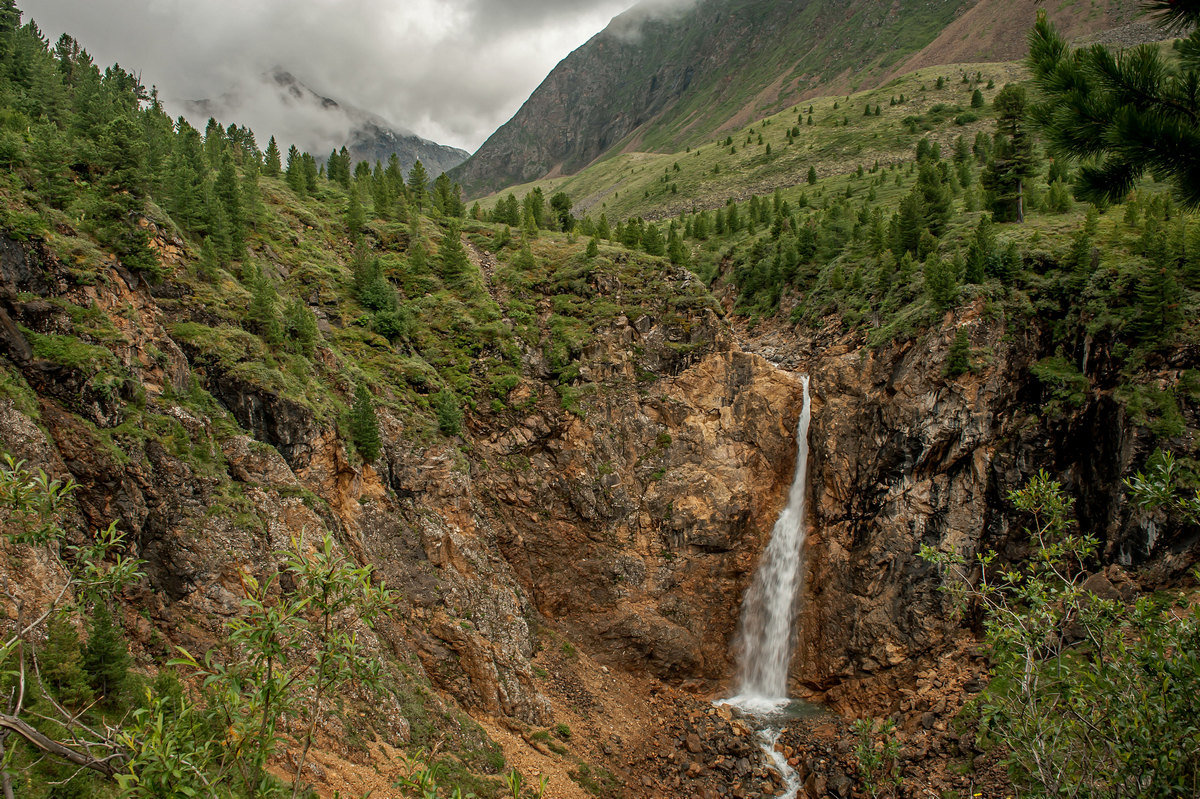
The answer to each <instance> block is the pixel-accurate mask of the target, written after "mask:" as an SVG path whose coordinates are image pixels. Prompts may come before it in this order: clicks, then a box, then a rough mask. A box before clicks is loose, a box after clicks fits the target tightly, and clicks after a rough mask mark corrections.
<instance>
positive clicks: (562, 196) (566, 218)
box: [550, 191, 575, 233]
mask: <svg viewBox="0 0 1200 799" xmlns="http://www.w3.org/2000/svg"><path fill="white" fill-rule="evenodd" d="M550 211H551V212H552V214H553V216H554V223H555V226H556V227H557V228H558V229H559V230H561V231H563V232H564V233H570V232H571V231H572V230H574V229H575V217H574V216H572V215H571V198H570V197H568V196H567V194H566V192H561V191H560V192H558V193H557V194H555V195H554V196H552V197H551V198H550Z"/></svg>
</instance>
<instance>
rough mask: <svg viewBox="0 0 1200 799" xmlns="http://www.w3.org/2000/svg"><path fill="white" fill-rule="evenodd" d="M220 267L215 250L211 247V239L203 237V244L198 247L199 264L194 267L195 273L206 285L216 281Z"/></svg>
mask: <svg viewBox="0 0 1200 799" xmlns="http://www.w3.org/2000/svg"><path fill="white" fill-rule="evenodd" d="M220 267H221V258H220V256H219V255H217V248H216V247H214V246H213V243H212V239H210V238H209V237H208V236H205V237H204V242H203V243H202V244H201V245H200V262H199V263H198V264H197V266H196V271H197V273H198V274H199V275H200V278H201V279H202V280H204V281H206V282H208V283H215V282H216V280H217V274H218V272H217V270H218V269H220Z"/></svg>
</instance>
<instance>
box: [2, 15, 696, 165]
mask: <svg viewBox="0 0 1200 799" xmlns="http://www.w3.org/2000/svg"><path fill="white" fill-rule="evenodd" d="M678 1H679V0H652V4H653V5H659V4H662V3H664V2H665V3H675V2H678ZM18 2H19V4H20V5H21V7H22V9H23V10H24V11H25V16H26V19H28V18H33V19H35V20H36V21H37V22H38V25H39V26H40V27H41V28H42V31H43V32H44V33H45V34H46V35H47V36H49V37H50V38H51V40H53V39H55V38H57V36H58V35H59V33H62V32H67V33H70V34H71V35H73V36H75V37H76V38H77V39H79V40H80V42H81V43H82V44H83V46H84V47H86V48H87V49H88V51H89V52H91V54H92V55H93V57H94V58H95V59H96V61H97V62H98V63H100V64H101V65H107V64H111V63H113V62H119V63H120V64H121V65H122V66H124V67H125V68H127V69H131V70H133V71H135V72H138V73H140V74H141V76H142V80H143V81H144V82H145V83H146V84H147V85H152V84H153V85H156V86H157V87H158V89H159V94H160V96H161V97H162V99H163V101H164V104H165V105H166V106H167V109H168V111H169V112H171V113H172V114H180V113H185V112H187V115H188V116H189V119H191V120H192V122H193V123H194V124H198V125H202V124H203V123H204V115H203V112H202V111H197V110H196V109H195V108H194V107H190V106H189V103H191V102H193V101H196V100H200V99H208V100H212V101H214V103H213V108H214V109H215V110H218V111H219V112H221V113H222V114H223V115H224V114H228V115H229V116H227V117H224V118H221V121H222V122H223V123H226V124H228V123H230V122H237V123H239V124H247V125H249V126H250V127H252V128H253V129H254V131H255V133H256V135H257V136H258V138H259V140H260V142H265V141H266V140H267V138H269V136H270V135H272V134H274V135H276V136H278V137H279V139H280V141H281V142H284V141H287V142H293V141H294V142H296V144H297V145H299V146H302V147H304V148H306V149H311V150H314V151H315V152H321V151H322V150H324V149H327V148H328V147H329V146H332V145H333V144H335V143H337V139H338V137H339V136H342V135H344V131H343V128H346V129H348V127H347V123H346V122H345V121H344V120H342V121H331V119H332V118H331V117H330V116H329V115H321V114H314V113H312V112H311V111H310V110H309V109H307V108H304V107H302V106H301V105H300V104H293V105H291V106H289V104H288V103H286V102H284V101H283V99H282V98H281V97H280V95H279V92H278V90H277V89H278V87H277V86H275V85H274V82H273V81H271V80H270V79H269V77H267V76H269V75H270V73H271V72H272V71H273V70H275V69H277V68H281V69H283V70H286V71H287V72H290V73H291V74H293V75H295V77H296V78H297V79H298V80H299V81H301V82H302V83H303V84H305V85H306V86H309V87H311V88H312V89H313V90H314V91H315V92H317V93H318V94H321V95H325V96H328V97H331V98H334V99H336V100H338V101H339V102H342V103H345V104H348V105H350V106H354V107H357V108H360V109H362V110H364V111H366V112H370V113H372V114H376V115H378V116H379V117H382V118H383V119H385V120H387V121H389V122H390V123H392V124H393V125H395V126H396V127H397V128H400V129H402V130H406V131H412V132H414V133H416V134H417V135H420V136H423V137H425V138H427V139H432V140H434V141H437V142H439V143H442V144H449V145H453V146H457V147H462V148H464V149H467V150H474V149H475V148H476V147H478V145H479V144H480V143H482V141H483V140H484V139H485V138H486V137H487V136H488V135H489V134H490V133H491V132H492V131H493V130H495V129H496V128H497V127H499V126H500V125H501V124H502V123H504V122H505V121H506V120H508V119H509V118H510V117H511V116H512V115H513V114H514V113H516V111H517V109H518V108H519V107H520V105H521V103H522V102H523V101H524V100H525V98H526V97H528V96H529V94H530V93H531V92H532V91H533V89H534V88H536V87H537V85H538V84H539V83H540V82H541V81H542V79H543V78H545V76H546V75H547V74H548V73H549V71H550V70H551V69H553V67H554V66H555V64H557V63H558V62H559V61H560V60H562V59H563V58H564V57H566V55H567V54H568V53H569V52H570V51H571V50H573V49H574V48H576V47H578V46H579V45H581V44H583V43H584V42H585V41H587V40H588V39H589V38H590V37H591V36H592V35H594V34H595V33H597V32H598V31H600V30H601V29H602V28H603V27H604V26H605V25H606V24H607V23H608V21H609V19H610V18H611V17H612V16H613V15H614V14H618V13H620V12H622V11H623V10H625V9H627V8H629V7H630V6H631V5H633V2H632V0H404V2H400V3H397V2H395V1H394V0H255V2H250V3H246V2H242V0H205V2H195V0H86V2H80V0H24V2H21V0H18ZM689 2H690V0H689ZM189 108H191V110H190V111H189ZM197 117H199V118H197ZM334 117H336V115H334Z"/></svg>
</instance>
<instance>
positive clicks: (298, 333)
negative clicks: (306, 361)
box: [283, 297, 319, 358]
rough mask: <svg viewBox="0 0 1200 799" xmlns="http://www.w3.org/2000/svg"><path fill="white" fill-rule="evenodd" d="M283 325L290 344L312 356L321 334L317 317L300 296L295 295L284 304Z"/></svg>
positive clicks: (303, 353) (306, 355)
mask: <svg viewBox="0 0 1200 799" xmlns="http://www.w3.org/2000/svg"><path fill="white" fill-rule="evenodd" d="M283 326H284V332H285V334H286V337H287V341H288V344H289V346H291V347H292V348H293V349H294V350H295V351H296V352H298V353H300V354H301V355H303V356H305V357H306V358H311V357H312V356H313V352H314V351H315V349H316V342H317V337H318V335H319V332H318V330H317V317H316V315H315V314H314V313H313V312H312V309H311V308H309V307H308V305H307V304H306V303H305V302H304V301H303V300H301V299H300V298H299V297H293V298H292V299H290V300H289V301H288V303H287V305H286V306H284V311H283Z"/></svg>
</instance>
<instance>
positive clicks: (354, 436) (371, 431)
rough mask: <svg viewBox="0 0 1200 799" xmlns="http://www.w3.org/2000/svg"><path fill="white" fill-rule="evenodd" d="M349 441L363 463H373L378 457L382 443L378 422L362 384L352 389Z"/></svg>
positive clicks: (367, 391) (371, 401) (373, 405)
mask: <svg viewBox="0 0 1200 799" xmlns="http://www.w3.org/2000/svg"><path fill="white" fill-rule="evenodd" d="M350 439H351V440H352V441H353V442H354V448H355V449H356V450H358V454H359V455H361V456H362V459H363V460H364V461H365V462H367V463H374V462H375V459H376V458H378V457H379V451H380V449H381V448H382V441H381V440H380V437H379V420H378V419H377V418H376V416H375V402H374V400H372V398H371V392H370V391H369V390H368V389H367V387H366V386H365V385H364V384H362V383H359V384H358V385H357V386H355V388H354V404H353V405H352V406H351V408H350Z"/></svg>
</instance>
